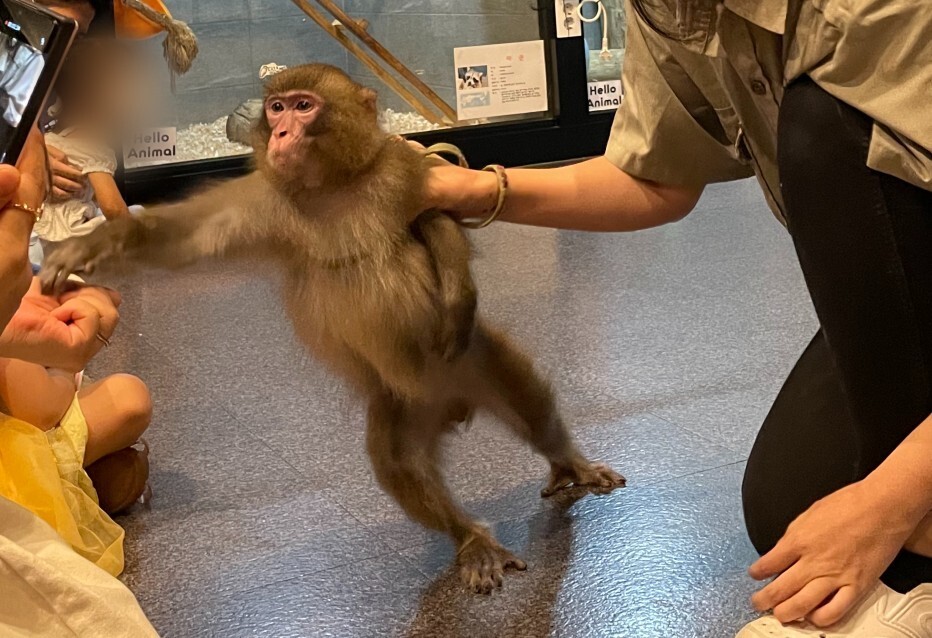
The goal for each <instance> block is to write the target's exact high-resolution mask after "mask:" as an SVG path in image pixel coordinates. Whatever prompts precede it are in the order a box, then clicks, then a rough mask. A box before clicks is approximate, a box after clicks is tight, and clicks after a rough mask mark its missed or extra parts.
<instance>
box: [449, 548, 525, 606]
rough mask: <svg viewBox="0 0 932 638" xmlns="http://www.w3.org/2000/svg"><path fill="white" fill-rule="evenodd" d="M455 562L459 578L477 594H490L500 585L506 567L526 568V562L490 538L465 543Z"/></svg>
mask: <svg viewBox="0 0 932 638" xmlns="http://www.w3.org/2000/svg"><path fill="white" fill-rule="evenodd" d="M456 562H457V564H459V568H460V580H462V581H463V584H464V585H466V586H467V587H469V589H470V590H472V591H473V592H474V593H477V594H491V593H492V590H494V589H497V588H499V587H501V586H502V579H503V578H504V577H505V572H506V571H507V570H508V569H516V570H518V571H524V570H525V569H527V563H525V562H524V561H523V560H521V559H520V558H518V557H517V556H515V555H514V554H512V553H511V552H509V551H508V550H507V549H505V548H504V547H502V546H501V545H499V544H498V543H496V542H495V541H494V540H492V539H490V538H477V539H475V540H473V541H472V542H471V543H469V544H467V545H466V546H465V547H463V548H462V549H461V550H460V553H459V556H458V557H457V561H456Z"/></svg>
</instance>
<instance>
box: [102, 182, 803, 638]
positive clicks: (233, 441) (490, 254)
mask: <svg viewBox="0 0 932 638" xmlns="http://www.w3.org/2000/svg"><path fill="white" fill-rule="evenodd" d="M476 241H477V245H478V247H479V256H478V258H477V260H476V271H477V276H478V279H479V283H480V290H481V304H482V308H483V309H484V311H485V313H486V314H487V315H488V316H489V317H490V318H492V319H494V320H495V321H496V322H497V323H499V324H501V325H503V326H506V327H508V328H509V329H510V330H511V331H512V333H513V334H514V335H515V337H517V338H518V339H519V340H520V342H521V343H522V344H523V345H524V346H525V347H526V348H527V349H529V350H530V351H531V352H532V353H533V354H534V355H535V356H536V358H537V359H538V361H539V362H540V364H541V366H542V367H544V368H545V369H546V370H548V371H549V373H550V374H551V375H552V377H553V378H554V380H555V381H556V383H557V385H558V387H559V388H560V391H561V399H562V401H563V403H564V405H565V411H566V412H567V414H568V415H569V416H570V417H571V421H572V423H573V426H574V429H575V432H576V434H577V436H578V437H579V439H580V440H581V442H582V445H583V446H584V448H585V449H586V451H587V452H589V453H590V454H591V455H592V456H595V457H599V458H602V459H605V460H607V461H609V462H611V463H612V464H614V465H615V466H616V467H617V468H618V469H619V470H621V471H622V472H623V473H624V474H626V475H627V477H628V479H629V487H628V488H627V489H625V490H620V491H616V492H615V493H613V494H611V495H609V496H607V497H602V498H595V497H586V498H585V499H583V500H580V501H578V502H576V503H575V504H573V505H572V506H570V507H569V508H568V509H561V508H559V507H557V506H554V505H553V504H551V503H549V502H544V501H541V499H540V498H539V497H538V496H537V493H538V490H539V488H540V486H541V484H542V481H543V479H544V474H545V470H546V467H545V464H544V463H543V462H542V461H540V460H539V459H537V458H535V457H534V456H532V454H531V453H530V452H529V451H527V450H526V449H524V448H523V447H522V446H521V445H519V444H517V443H515V442H514V441H512V440H511V439H510V438H509V437H508V436H507V435H506V434H504V433H503V431H501V430H499V429H497V428H496V426H495V424H494V423H491V422H488V421H484V420H480V422H479V423H478V424H477V426H476V427H474V428H473V429H472V430H471V431H469V432H468V433H467V434H465V435H464V436H462V437H461V438H458V439H456V440H454V441H452V444H451V446H450V447H451V449H450V454H449V458H450V462H451V466H452V467H451V469H450V475H451V477H450V482H451V484H452V485H453V486H454V487H455V489H456V490H457V491H458V493H459V494H460V495H462V497H463V500H464V501H465V502H466V504H467V505H468V507H469V508H470V509H471V510H473V511H474V512H476V513H478V514H480V515H482V516H483V517H485V518H486V520H488V521H490V522H491V523H493V524H494V527H495V529H496V531H497V533H498V535H499V537H500V538H501V539H503V540H504V541H505V542H506V544H507V545H508V546H509V547H511V548H513V549H514V550H516V551H517V552H518V553H519V554H520V555H521V556H522V557H523V558H525V559H526V560H527V562H528V565H529V568H528V571H527V572H525V573H523V574H517V575H512V576H510V577H509V578H507V579H506V582H505V587H504V589H503V590H502V591H501V592H498V593H496V594H495V595H493V596H491V597H475V596H473V595H471V594H468V593H466V592H465V591H464V590H463V589H462V588H461V587H460V585H459V584H458V581H457V579H456V576H455V574H453V572H452V570H450V569H448V565H449V562H450V560H451V559H452V547H451V545H450V544H449V543H448V542H447V541H445V540H444V539H442V538H439V537H437V536H435V535H432V534H430V533H427V532H425V531H423V530H421V529H419V528H418V527H417V526H415V525H412V524H411V523H409V522H407V521H406V520H405V518H404V516H403V515H402V514H401V513H400V512H399V510H397V509H396V508H395V507H394V505H393V504H392V502H391V501H390V500H389V499H388V498H386V497H385V496H384V495H383V494H381V493H380V492H379V491H378V490H377V488H376V487H375V485H374V481H373V478H372V475H371V473H370V470H369V467H368V465H367V462H366V458H365V454H364V451H363V420H362V411H361V408H360V406H359V405H358V404H357V403H356V402H355V401H354V400H353V399H352V398H350V397H349V396H348V395H347V394H346V393H345V392H344V391H343V390H342V388H341V387H340V385H339V384H338V383H337V382H335V381H334V380H332V379H331V378H329V377H328V376H327V375H326V374H324V373H323V372H322V370H321V369H320V368H319V367H318V366H317V365H316V364H315V363H314V362H313V361H309V360H308V359H307V357H305V356H304V354H303V352H302V351H301V349H300V348H299V347H298V346H297V345H296V344H295V342H294V340H293V338H292V336H291V334H290V332H289V329H288V326H287V325H286V323H285V321H283V319H282V318H281V316H280V312H279V310H278V308H279V306H278V302H277V288H278V286H279V284H278V282H277V281H276V280H275V278H274V276H273V275H264V274H263V273H262V272H261V270H259V269H257V268H256V266H255V265H254V264H253V265H251V264H238V265H225V266H222V267H218V266H216V265H204V266H199V267H198V268H196V269H194V270H191V271H187V272H184V273H179V274H161V273H159V274H152V273H149V274H144V275H142V274H137V275H134V276H128V277H124V278H122V279H121V280H119V281H118V282H117V283H118V285H119V287H120V289H121V290H122V291H123V292H124V295H125V305H124V309H123V311H124V312H123V315H124V320H123V324H122V326H121V329H120V332H119V333H118V337H117V339H116V343H115V344H114V347H113V348H111V349H110V350H108V351H107V352H106V353H104V354H103V355H102V356H101V357H99V358H98V360H97V361H96V362H95V364H94V367H93V370H92V373H93V374H95V375H97V376H100V375H102V374H105V373H108V372H114V371H118V370H125V371H131V372H134V373H136V374H138V375H140V376H141V377H143V378H144V379H145V380H146V381H147V382H148V383H149V384H150V386H151V388H152V391H153V394H154V396H155V405H156V415H155V421H154V424H153V426H152V428H151V430H150V433H149V436H148V438H149V441H150V443H151V445H152V450H153V458H152V461H153V474H152V487H153V489H154V491H155V499H154V500H153V501H152V503H151V509H148V510H146V509H142V508H139V509H137V510H136V511H134V512H133V513H131V514H130V515H128V516H126V517H123V518H122V519H121V522H122V524H123V525H125V527H126V530H127V562H128V568H127V571H126V576H125V580H126V582H127V584H128V585H129V586H130V587H131V588H132V589H133V590H134V591H135V592H136V594H137V596H138V597H139V600H140V602H141V603H142V605H143V607H144V609H145V610H146V611H147V613H148V614H149V616H150V618H151V620H152V622H153V623H154V624H155V626H156V627H157V628H158V629H159V630H160V632H161V633H162V634H163V635H164V636H165V637H166V638H168V637H178V638H192V637H196V636H223V637H224V638H228V637H234V636H263V637H265V636H268V637H274V638H283V637H289V636H296V637H297V636H337V637H340V638H344V637H346V638H355V637H358V636H380V637H381V636H409V637H413V636H423V637H431V638H433V637H438V638H442V637H447V636H449V637H460V636H462V637H464V638H465V637H470V638H473V637H489V638H493V637H494V638H501V637H510V636H513V637H520V638H533V637H536V636H561V637H579V638H590V637H602V636H606V637H608V636H612V637H622V638H653V637H656V638H692V637H697V638H698V637H708V638H721V637H726V638H727V637H728V636H731V635H733V632H734V631H735V630H736V629H737V628H738V627H739V626H741V625H742V624H743V623H744V622H746V621H748V620H749V619H750V618H752V612H751V610H750V609H749V607H748V604H747V597H748V595H749V594H750V593H751V591H752V590H753V583H752V582H751V581H750V580H749V579H748V578H747V577H746V576H745V574H744V570H745V568H746V566H747V565H748V564H749V563H750V562H751V561H752V560H753V558H754V553H753V550H752V548H751V546H750V544H749V542H748V541H747V539H746V537H745V533H744V528H743V525H742V521H741V513H740V498H739V486H740V479H741V471H742V469H743V461H744V460H745V459H746V457H747V454H748V451H749V449H750V446H751V444H752V442H753V438H754V433H755V431H756V429H757V427H758V425H759V423H760V421H761V420H762V419H763V417H764V415H765V414H766V411H767V408H768V406H769V402H770V401H771V400H772V398H773V396H774V395H775V393H776V391H777V390H778V388H779V386H780V383H781V381H782V378H783V377H784V375H785V374H786V373H787V372H788V370H789V369H790V367H791V365H792V364H793V362H794V360H795V358H796V356H797V355H798V354H799V353H800V352H801V351H802V348H803V347H804V345H805V343H806V342H807V341H808V339H809V338H810V337H811V335H812V332H813V331H814V329H815V320H814V318H813V313H812V310H811V308H810V303H809V300H808V297H807V295H806V292H805V287H804V285H803V282H802V277H801V275H800V273H799V270H798V267H797V265H796V262H795V258H794V256H793V252H792V247H791V245H790V242H789V239H788V237H787V236H786V235H785V233H784V231H783V229H782V227H780V226H779V224H778V223H777V222H776V221H775V220H774V219H773V218H772V217H771V216H770V214H769V213H768V212H767V211H766V208H765V206H764V203H763V201H762V198H761V196H760V195H759V192H758V189H757V186H756V184H754V183H753V182H741V183H737V184H730V185H721V186H715V187H712V188H710V189H709V190H708V192H707V194H706V195H705V197H704V198H703V200H702V202H701V204H700V207H699V209H698V210H697V211H696V212H695V213H694V214H693V215H692V216H690V217H689V218H688V219H687V220H686V221H684V222H681V223H680V224H677V225H674V226H670V227H666V228H663V229H658V230H654V231H649V232H644V233H640V234H636V235H628V236H620V235H617V236H611V235H586V234H580V233H558V232H552V231H547V230H538V229H529V228H516V227H509V226H505V225H501V226H496V227H494V228H492V229H489V230H486V231H483V232H480V233H478V234H477V235H476Z"/></svg>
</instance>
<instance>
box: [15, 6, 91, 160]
mask: <svg viewBox="0 0 932 638" xmlns="http://www.w3.org/2000/svg"><path fill="white" fill-rule="evenodd" d="M63 26H66V27H67V26H70V27H71V28H70V29H68V28H65V29H62V27H63ZM63 31H64V32H65V33H63ZM74 31H75V28H74V26H73V25H68V24H67V21H65V20H63V19H61V18H58V17H57V16H55V15H54V14H52V13H50V12H48V11H45V10H43V9H41V8H39V7H37V6H36V5H32V4H27V3H25V2H22V0H0V162H4V163H15V161H16V159H17V158H18V156H19V152H20V151H21V150H22V145H23V143H25V139H26V136H27V135H28V132H29V128H31V127H32V125H33V124H34V123H35V120H36V117H37V115H38V113H39V110H40V108H41V107H42V103H43V102H44V101H45V97H46V94H47V93H48V90H49V87H50V86H51V84H52V81H53V79H54V75H55V73H57V70H58V67H59V66H60V64H61V61H62V59H63V58H64V54H65V51H67V48H68V46H69V45H70V43H71V38H72V37H73V35H74ZM63 35H65V38H66V39H65V41H64V46H62V44H63V42H62V36H63Z"/></svg>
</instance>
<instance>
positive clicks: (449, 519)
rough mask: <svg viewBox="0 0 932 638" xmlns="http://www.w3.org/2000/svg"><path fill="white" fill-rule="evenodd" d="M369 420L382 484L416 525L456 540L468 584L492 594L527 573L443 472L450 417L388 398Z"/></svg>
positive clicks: (375, 404)
mask: <svg viewBox="0 0 932 638" xmlns="http://www.w3.org/2000/svg"><path fill="white" fill-rule="evenodd" d="M368 420H369V422H368V431H367V436H366V438H367V440H366V447H367V449H368V452H369V458H370V459H371V460H372V466H373V469H374V471H375V475H376V478H377V479H378V481H379V484H380V485H381V486H382V488H383V489H384V490H385V491H386V492H388V493H389V494H390V495H391V496H392V497H393V498H394V499H395V501H397V503H398V504H399V505H400V506H401V507H402V509H404V511H405V513H406V514H407V515H408V516H409V517H410V518H411V519H413V520H414V521H416V522H418V523H420V524H421V525H424V526H425V527H428V528H430V529H433V530H437V531H440V532H444V533H446V534H448V535H450V537H452V538H453V541H454V542H455V543H456V548H457V555H456V563H457V565H458V566H459V575H460V579H461V580H462V581H463V583H464V584H466V585H467V586H468V587H469V588H470V589H472V590H473V591H474V592H477V593H483V594H488V593H490V592H491V591H492V590H493V589H495V588H496V587H500V586H501V584H502V578H503V577H504V575H505V571H506V570H508V569H509V568H514V569H517V570H523V569H525V568H526V567H527V565H526V564H525V563H524V561H522V560H521V559H520V558H518V557H517V556H515V555H514V554H512V553H511V552H509V551H508V550H507V549H505V548H504V547H502V546H501V545H500V544H499V543H498V542H497V541H496V540H495V538H493V537H492V534H491V532H490V531H489V530H488V528H486V527H485V526H483V525H481V524H480V523H478V522H477V521H475V520H473V519H472V518H471V517H470V516H469V515H468V514H467V513H466V512H464V511H463V510H462V509H461V508H460V507H459V506H458V505H457V504H456V503H455V502H454V500H453V497H452V495H451V494H450V491H449V489H448V488H447V485H446V482H445V481H444V478H443V476H442V474H441V472H440V469H439V453H440V445H441V442H442V437H443V433H444V432H445V431H446V430H447V429H448V428H449V423H448V420H449V416H448V415H447V414H445V413H444V412H443V411H436V410H432V409H431V408H430V407H429V406H424V405H411V404H410V403H405V402H402V401H401V400H399V399H396V398H394V397H392V396H391V395H389V394H388V393H384V394H381V395H380V396H377V397H375V398H374V399H372V401H371V403H370V405H369V417H368Z"/></svg>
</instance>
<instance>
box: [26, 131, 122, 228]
mask: <svg viewBox="0 0 932 638" xmlns="http://www.w3.org/2000/svg"><path fill="white" fill-rule="evenodd" d="M45 142H46V144H48V145H49V146H54V147H55V148H57V149H58V150H60V151H62V152H63V153H64V154H65V155H67V156H68V161H69V162H71V164H72V165H73V166H74V167H75V168H76V169H78V170H79V171H81V173H82V174H83V175H89V174H91V173H106V174H108V175H113V173H114V172H115V171H116V155H115V154H114V152H113V151H112V150H111V149H109V148H106V147H104V146H101V145H99V144H95V143H94V142H93V141H91V140H87V139H82V138H79V137H75V136H73V135H70V134H69V133H68V132H67V131H65V132H63V133H47V134H46V135H45ZM104 221H106V220H105V218H104V217H103V215H101V213H100V209H99V208H97V202H96V201H95V200H94V189H93V188H92V187H91V185H90V183H87V184H86V185H85V186H84V188H83V189H82V190H81V191H80V192H78V193H75V194H74V197H72V198H71V199H67V200H65V201H54V202H53V201H51V200H50V201H47V202H46V203H45V211H44V212H43V213H42V219H40V220H39V221H38V222H36V226H35V229H34V232H35V234H36V235H38V236H39V237H40V238H41V239H43V240H45V241H49V242H59V241H64V240H66V239H68V238H69V237H78V236H81V235H87V234H88V233H90V232H91V231H92V230H94V229H95V228H97V226H99V225H100V224H102V223H104Z"/></svg>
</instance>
